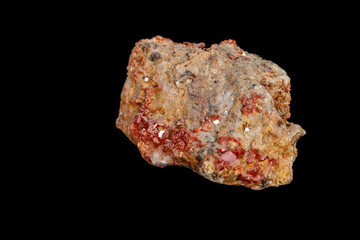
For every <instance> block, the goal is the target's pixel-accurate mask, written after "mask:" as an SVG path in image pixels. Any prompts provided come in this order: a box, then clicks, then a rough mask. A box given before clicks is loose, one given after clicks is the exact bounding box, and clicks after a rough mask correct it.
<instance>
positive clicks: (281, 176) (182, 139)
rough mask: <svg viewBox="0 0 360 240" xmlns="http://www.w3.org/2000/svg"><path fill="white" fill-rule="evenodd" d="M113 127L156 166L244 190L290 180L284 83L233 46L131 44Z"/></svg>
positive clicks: (298, 131) (292, 149)
mask: <svg viewBox="0 0 360 240" xmlns="http://www.w3.org/2000/svg"><path fill="white" fill-rule="evenodd" d="M127 70H128V75H127V79H126V82H125V85H124V87H123V90H122V93H121V103H120V112H119V116H118V118H117V120H116V126H117V127H118V128H119V129H121V130H122V131H123V132H124V133H125V134H126V136H127V137H128V138H129V139H130V140H131V141H132V142H133V143H134V144H136V145H137V147H138V148H139V150H140V153H141V155H142V157H143V158H144V159H145V160H146V161H147V162H148V163H150V164H152V165H154V166H158V167H165V166H169V165H176V166H183V167H187V168H190V169H192V170H193V171H195V172H197V173H198V174H200V175H202V176H203V177H205V178H207V179H209V180H211V181H214V182H218V183H222V184H229V185H242V186H246V187H249V188H251V189H263V188H265V187H269V186H279V185H283V184H288V183H290V182H291V181H292V178H293V173H292V164H293V162H294V160H295V157H296V156H297V149H296V146H295V145H296V142H297V140H298V139H299V138H300V137H301V136H302V135H304V134H305V131H304V130H303V129H302V128H301V127H300V126H299V125H296V124H293V123H289V122H288V121H287V119H288V118H289V117H290V112H289V111H290V108H289V104H290V99H291V98H290V79H289V77H288V76H287V74H286V73H285V71H284V70H283V69H281V68H280V67H279V66H278V65H276V64H274V63H273V62H271V61H268V60H264V59H262V58H261V57H259V56H258V55H255V54H251V53H248V52H246V51H244V50H243V49H241V48H240V47H238V46H237V44H236V42H235V41H234V40H225V41H222V42H221V43H220V44H213V45H211V47H209V48H205V44H204V43H189V42H184V43H175V42H173V41H171V40H170V39H167V38H163V37H161V36H156V37H154V38H152V39H143V40H140V41H139V42H137V43H136V45H135V47H134V49H133V50H132V53H131V56H130V59H129V65H128V67H127Z"/></svg>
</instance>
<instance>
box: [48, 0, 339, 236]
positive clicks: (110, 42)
mask: <svg viewBox="0 0 360 240" xmlns="http://www.w3.org/2000/svg"><path fill="white" fill-rule="evenodd" d="M157 4H159V3H151V4H149V5H148V4H146V5H145V4H141V3H139V4H134V5H135V6H132V5H128V6H123V7H120V8H116V9H115V10H113V11H111V10H110V9H109V8H105V9H104V8H99V9H97V8H96V6H92V7H91V8H86V7H85V6H84V8H79V9H76V11H75V12H74V13H70V15H71V18H70V19H71V21H67V22H66V24H65V25H63V24H62V22H61V19H60V21H59V22H57V23H56V26H57V28H61V33H65V34H54V38H56V41H58V42H60V43H61V44H59V45H58V47H59V50H58V51H59V54H60V55H61V56H64V57H65V58H66V64H65V66H66V68H67V69H70V70H71V74H68V73H66V76H65V78H66V79H67V80H68V81H69V82H70V84H69V85H68V86H67V91H66V92H65V93H64V95H65V97H67V96H68V97H69V98H71V99H76V100H75V101H71V103H70V107H69V108H68V109H66V110H67V115H66V117H65V119H64V122H66V123H67V124H70V125H71V128H69V129H71V130H70V131H69V135H68V136H67V141H66V143H65V144H64V145H63V146H64V148H62V149H63V150H65V149H66V150H67V149H68V150H69V151H61V153H58V155H59V159H60V160H59V161H56V166H55V167H54V171H53V172H52V171H50V173H49V175H51V174H55V172H56V174H59V173H58V169H62V170H63V171H62V172H61V174H60V176H61V177H60V178H57V180H56V184H55V185H56V187H55V188H54V189H55V192H56V193H55V195H54V197H55V198H57V199H58V200H59V202H61V203H62V204H60V206H59V208H60V211H62V210H63V211H64V212H66V213H68V214H69V218H72V219H75V220H73V221H75V222H76V221H79V222H81V221H83V220H84V219H89V221H95V222H101V223H103V224H104V225H106V226H107V227H108V228H109V229H112V228H113V227H114V228H116V227H118V226H119V225H120V224H121V222H122V221H124V220H125V221H126V222H127V223H130V224H134V225H135V226H145V225H149V224H153V223H155V224H156V225H159V227H160V226H164V225H166V224H170V225H175V222H176V221H177V220H180V221H182V224H184V223H186V224H184V225H186V228H187V229H192V228H193V227H194V226H197V225H196V224H199V223H202V222H204V223H208V224H209V225H211V226H212V225H214V224H215V225H216V226H215V225H214V228H215V229H214V231H220V232H221V231H224V230H223V228H221V229H216V227H217V224H227V223H232V224H235V225H237V224H238V226H240V225H242V226H243V225H252V226H255V227H257V226H261V227H266V226H268V227H279V226H286V227H288V228H293V229H297V231H300V229H304V230H306V232H308V231H313V230H316V232H317V233H319V234H321V233H322V232H324V231H328V230H327V229H326V228H327V227H329V224H331V225H332V224H333V223H334V222H338V218H336V220H335V219H334V218H335V216H338V214H343V213H345V212H346V210H345V206H338V204H337V201H336V200H335V199H336V197H337V196H339V195H341V194H343V192H344V190H341V189H342V188H341V181H338V179H337V178H336V176H334V175H333V173H332V170H331V169H330V168H332V167H333V166H332V162H333V160H334V159H335V158H337V157H338V155H339V153H338V152H337V151H336V150H334V151H331V149H332V148H333V147H335V146H334V144H333V141H332V138H331V136H329V135H328V134H327V132H328V125H327V123H326V124H325V122H326V119H333V117H332V116H331V114H330V109H331V108H334V107H335V108H336V107H337V104H338V102H337V101H336V100H330V104H329V103H328V102H326V101H325V100H324V98H325V99H326V97H327V95H329V96H330V97H331V96H332V94H331V91H332V90H330V91H326V92H325V91H324V88H323V84H324V81H328V83H327V85H328V87H329V89H333V88H334V87H332V86H331V81H332V79H334V78H335V76H336V73H335V72H331V71H330V70H331V69H334V68H335V66H334V62H331V61H327V59H330V58H332V56H333V54H334V52H336V51H337V50H336V49H334V45H333V44H334V42H336V39H335V38H334V31H333V30H334V28H335V27H336V26H337V24H338V22H337V17H336V15H333V13H335V12H336V11H335V10H334V9H332V10H330V9H323V8H316V7H315V6H285V9H284V8H277V7H273V8H271V7H270V6H269V7H268V6H262V8H261V9H258V8H254V7H252V8H250V7H245V6H241V7H236V6H233V5H226V6H225V5H221V4H219V5H216V6H215V5H211V4H210V3H209V4H208V5H207V6H200V7H199V8H196V9H195V8H194V6H193V5H186V4H185V5H182V6H178V5H176V6H175V5H174V6H172V5H171V6H170V5H165V9H167V10H164V9H160V8H157ZM255 9H256V10H255ZM79 12H81V14H79ZM319 13H321V14H319ZM334 16H335V17H334ZM62 19H67V17H66V16H65V17H64V16H63V18H62ZM338 33H339V32H338ZM156 35H161V36H163V37H166V38H170V39H172V40H173V41H174V42H184V41H188V42H205V43H206V46H210V45H211V44H213V43H219V42H221V41H223V40H226V39H234V40H236V41H237V44H238V45H239V46H240V47H241V48H243V49H244V50H246V51H248V52H250V53H256V54H258V55H260V56H261V57H263V58H264V59H268V60H271V61H273V62H275V63H276V64H278V65H279V66H280V67H281V68H283V69H284V70H285V71H286V72H287V74H288V75H289V77H290V78H291V85H292V87H291V88H292V91H291V96H292V101H291V118H290V119H289V121H290V122H293V123H296V124H300V125H301V126H302V127H303V128H304V129H305V131H306V132H307V134H306V135H305V136H304V137H302V138H300V140H299V142H298V143H297V146H298V157H297V158H296V161H295V163H294V165H293V170H294V179H293V181H292V182H291V184H289V185H286V186H281V187H278V188H267V189H264V190H261V191H254V190H250V189H247V188H244V187H237V186H226V185H220V184H217V183H213V182H210V181H208V180H206V179H204V178H202V177H201V176H199V175H197V174H196V173H194V172H192V171H191V170H189V169H185V168H179V167H166V168H157V167H154V166H151V165H149V164H148V163H147V162H146V161H144V160H143V159H142V158H141V156H140V153H139V152H138V150H137V147H136V146H135V145H133V144H132V143H131V142H130V141H129V140H128V139H127V137H126V136H125V135H124V134H123V133H122V132H121V131H120V130H118V129H117V128H116V127H115V120H116V118H117V114H118V110H119V106H120V93H121V90H122V86H123V84H124V82H125V80H126V66H127V63H128V59H129V56H130V53H131V49H132V48H133V47H134V44H135V43H136V42H137V41H139V40H140V39H143V38H152V37H154V36H156ZM68 54H69V55H68ZM330 72H331V73H330ZM59 75H61V74H60V73H59ZM329 92H330V93H329ZM330 99H332V98H330ZM324 146H326V148H327V149H330V150H329V151H319V149H323V148H324ZM56 176H58V175H56ZM329 176H331V178H330V180H329ZM69 209H70V210H69ZM301 219H305V220H304V221H301ZM85 221H86V220H85ZM184 221H185V222H184ZM320 222H321V223H322V224H323V223H327V225H322V226H320V225H319V223H320ZM325 226H326V227H325ZM236 229H237V228H235V230H236ZM275 229H276V228H275ZM332 231H335V230H334V229H332Z"/></svg>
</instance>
